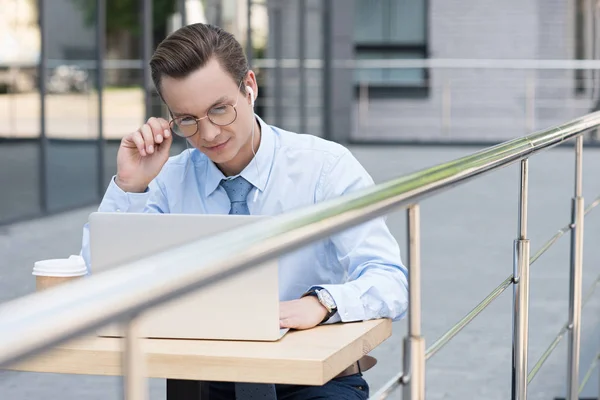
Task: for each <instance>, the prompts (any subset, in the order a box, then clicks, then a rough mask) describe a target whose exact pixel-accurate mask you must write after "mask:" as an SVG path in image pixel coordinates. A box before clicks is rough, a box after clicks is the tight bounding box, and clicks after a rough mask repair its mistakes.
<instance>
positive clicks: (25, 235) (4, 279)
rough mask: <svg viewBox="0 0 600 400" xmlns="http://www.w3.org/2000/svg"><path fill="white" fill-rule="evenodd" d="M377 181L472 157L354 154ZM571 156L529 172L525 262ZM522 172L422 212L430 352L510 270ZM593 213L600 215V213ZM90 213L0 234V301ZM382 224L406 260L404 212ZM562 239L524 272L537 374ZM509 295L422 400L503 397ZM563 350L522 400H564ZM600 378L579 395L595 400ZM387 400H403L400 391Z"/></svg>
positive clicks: (92, 388)
mask: <svg viewBox="0 0 600 400" xmlns="http://www.w3.org/2000/svg"><path fill="white" fill-rule="evenodd" d="M352 150H353V152H354V154H355V155H356V156H357V158H358V159H359V160H360V161H361V162H362V163H363V164H364V166H365V167H366V168H367V170H368V171H369V172H370V173H371V174H372V175H373V177H374V179H375V180H376V181H377V182H381V181H384V180H386V179H389V178H392V177H395V176H399V175H403V174H406V173H409V172H412V171H415V170H418V169H421V168H424V167H427V166H431V165H434V164H437V163H440V162H443V161H448V160H451V159H455V158H457V157H460V156H462V155H466V154H470V153H472V152H474V151H476V149H474V148H429V147H424V148H413V147H406V148H401V147H363V148H352ZM573 166H574V164H573V152H572V151H571V150H570V149H563V148H561V149H554V150H550V151H548V152H545V153H543V154H540V155H537V156H534V157H532V159H531V162H530V173H531V175H530V202H529V218H530V224H529V235H530V239H531V243H532V254H533V253H535V251H537V249H539V248H540V246H541V245H542V244H543V243H544V242H545V241H546V240H547V239H549V238H550V237H551V236H552V235H553V234H554V233H555V232H556V231H557V230H558V229H559V228H561V227H563V226H564V225H565V224H566V223H567V222H568V219H569V215H570V210H569V207H570V199H571V196H572V190H573ZM598 171H600V151H599V149H586V151H585V152H584V172H585V178H584V195H585V197H586V203H587V202H590V201H591V200H592V199H593V198H595V197H596V196H597V195H600V180H598V179H597V178H596V177H597V176H598ZM518 177H519V170H518V165H513V166H510V167H507V168H504V169H502V170H499V171H496V172H493V173H490V174H487V175H485V176H484V177H480V178H479V179H477V180H475V181H472V182H469V183H466V184H463V185H461V186H458V187H456V188H454V189H451V190H450V191H447V192H444V193H442V194H439V195H437V196H435V197H431V198H428V199H426V200H424V201H423V202H422V210H421V213H422V246H423V247H422V266H423V271H422V276H423V278H422V279H423V287H422V296H423V331H424V335H425V338H426V341H427V344H428V345H431V343H433V342H434V341H435V340H436V339H437V338H438V337H439V336H440V335H442V334H443V333H444V332H445V331H446V330H448V329H449V328H450V327H451V326H452V325H453V324H454V323H455V322H456V321H458V320H459V319H460V318H461V317H462V316H464V315H465V314H466V313H467V312H469V311H470V310H471V309H472V308H473V307H474V306H475V305H476V304H477V303H478V302H479V301H480V300H481V299H483V297H485V296H486V295H487V294H488V293H489V292H490V291H491V290H492V289H493V288H495V287H496V286H497V285H498V284H500V283H501V282H502V281H503V280H504V279H505V278H506V277H508V276H509V274H510V273H511V271H512V264H511V263H512V241H513V240H514V238H515V236H516V233H517V213H516V211H517V193H518ZM599 208H600V207H599ZM93 210H94V208H93V207H91V208H85V209H79V210H74V211H71V212H68V213H64V214H60V215H54V216H51V217H47V218H42V219H38V220H33V221H26V222H22V223H18V224H14V225H9V226H4V227H0V260H1V261H0V301H6V300H10V299H12V298H15V297H18V296H22V295H26V294H28V293H31V292H32V291H33V290H34V282H33V279H32V276H31V267H32V265H33V262H34V261H35V260H38V259H42V258H53V257H66V256H68V255H70V254H74V253H77V252H78V251H79V244H80V239H81V227H82V225H83V224H84V222H85V220H86V218H87V215H88V214H89V213H90V212H92V211H93ZM388 225H389V226H390V229H391V230H392V232H393V234H394V235H395V237H396V238H397V239H398V241H399V242H400V244H401V248H402V251H403V252H404V254H406V246H405V242H406V233H405V217H404V211H399V212H395V213H393V214H391V215H390V216H389V219H388ZM585 235H586V236H585V242H586V247H585V252H584V263H585V268H584V288H587V287H588V286H589V284H590V283H591V282H592V281H593V279H595V278H596V277H597V276H598V274H600V247H599V246H597V245H596V243H597V242H598V238H599V236H600V209H598V210H595V211H593V212H592V213H591V214H589V216H588V218H587V219H586V225H585ZM568 250H569V237H568V235H565V236H564V237H563V238H562V239H561V240H560V241H559V242H558V243H557V244H556V245H555V246H553V247H552V248H551V249H550V250H549V251H548V252H547V253H546V254H545V255H544V256H543V257H542V258H540V260H538V261H537V262H536V264H534V266H533V267H532V272H531V291H530V296H531V307H530V324H531V325H530V340H531V343H530V349H529V350H530V351H529V360H530V361H529V363H530V366H533V364H534V363H535V361H537V359H538V358H539V356H540V355H541V354H542V353H543V351H544V350H545V349H546V347H547V346H548V345H549V344H550V342H551V341H552V340H553V339H554V337H555V335H556V333H558V331H559V329H560V328H561V326H562V325H563V323H564V322H565V321H566V316H567V311H568V261H569V253H568ZM511 294H512V289H510V288H509V289H508V290H507V291H506V292H504V293H503V294H502V295H501V296H500V297H499V298H498V299H497V300H496V301H495V302H494V303H492V305H491V306H490V307H489V308H488V309H486V310H485V311H484V312H483V313H482V314H481V315H480V316H479V317H478V318H477V319H476V320H475V321H473V323H471V324H470V325H469V326H468V327H467V328H465V330H464V331H463V332H461V333H460V334H459V335H458V336H457V337H456V338H455V339H453V340H452V341H451V342H450V343H449V344H448V346H447V347H445V348H444V349H442V350H441V351H440V352H439V353H438V354H437V355H436V356H435V357H433V358H432V359H431V360H430V361H428V363H427V378H426V382H427V398H428V399H434V400H435V399H480V398H481V399H490V400H496V399H498V400H500V399H508V398H510V383H511V380H510V371H511V361H510V360H511V329H512V327H511V325H512V322H511V304H512V296H511ZM405 331H406V325H405V321H401V322H397V323H395V326H394V335H393V337H392V338H390V339H389V340H387V341H386V342H385V343H384V344H383V345H381V346H380V347H379V348H377V349H375V350H374V351H373V352H372V354H373V355H375V356H376V357H378V359H379V364H378V365H377V366H376V367H375V368H374V369H373V370H371V371H369V372H367V374H366V376H367V379H368V381H369V383H370V384H371V388H372V390H373V391H374V390H376V389H377V388H378V387H379V386H380V385H382V384H383V383H384V382H385V381H387V380H388V379H389V378H390V377H392V376H393V375H394V374H396V373H397V372H398V371H399V370H400V369H401V365H402V351H401V348H402V347H401V345H402V338H403V336H404V335H405ZM582 346H583V348H582V360H581V365H582V367H581V369H582V376H583V373H584V372H585V370H586V368H587V366H588V365H589V363H590V362H591V359H592V356H593V354H596V352H597V351H598V350H599V349H600V290H598V291H597V292H596V295H595V296H594V297H593V298H592V300H591V301H590V302H589V304H588V305H587V306H586V309H585V310H584V314H583V330H582ZM566 348H567V347H566V341H565V340H563V342H561V344H560V345H559V346H558V348H557V350H556V351H555V352H554V354H553V355H552V356H551V357H550V359H549V360H548V362H547V363H546V365H545V366H544V367H543V369H542V370H541V372H540V373H539V374H538V376H537V377H536V379H535V380H534V381H533V383H532V384H531V386H530V389H529V399H533V400H551V399H554V397H560V396H564V391H565V376H566V362H565V360H566ZM597 377H598V371H596V373H595V374H594V377H593V379H592V380H591V381H590V383H589V384H588V387H587V388H586V390H585V391H584V393H583V395H584V396H587V397H595V396H597V392H598V378H597ZM119 390H120V379H117V378H107V377H89V376H78V375H54V374H33V373H17V372H0V398H1V399H3V400H4V399H7V400H33V399H59V398H60V399H64V400H71V399H81V398H85V399H108V398H117V397H118V396H119V394H120V392H119ZM150 393H151V399H153V400H158V399H164V398H165V396H164V381H163V380H158V379H152V380H150ZM392 398H401V396H400V394H399V392H396V394H395V395H394V396H392Z"/></svg>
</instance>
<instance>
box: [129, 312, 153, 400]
mask: <svg viewBox="0 0 600 400" xmlns="http://www.w3.org/2000/svg"><path fill="white" fill-rule="evenodd" d="M139 327H140V322H139V316H133V317H132V318H131V319H129V320H128V321H127V322H126V323H125V338H124V339H125V348H124V349H123V350H124V351H123V379H124V382H123V395H124V397H123V398H124V399H125V400H146V399H147V398H148V391H147V389H148V388H147V382H146V374H145V373H144V372H145V360H144V352H143V349H142V346H141V344H142V343H141V340H140V331H139Z"/></svg>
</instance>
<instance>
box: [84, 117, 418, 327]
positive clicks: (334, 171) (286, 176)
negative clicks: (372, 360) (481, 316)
mask: <svg viewBox="0 0 600 400" xmlns="http://www.w3.org/2000/svg"><path fill="white" fill-rule="evenodd" d="M257 120H258V121H259V123H260V126H261V133H262V136H261V143H260V147H259V149H258V151H257V152H256V157H255V158H254V159H253V160H252V161H251V162H250V164H249V165H248V166H247V167H246V168H245V169H244V170H243V171H242V172H241V174H240V175H241V176H243V177H244V178H245V179H246V180H248V181H249V182H250V183H252V184H253V185H254V188H253V189H252V191H251V192H250V194H249V195H248V208H249V210H250V214H253V215H277V214H281V213H285V212H288V211H292V210H294V209H297V208H300V207H305V206H309V205H311V204H315V203H318V202H321V201H324V200H327V199H331V198H334V197H338V196H340V195H343V194H345V193H349V192H351V191H354V190H357V189H361V188H364V187H366V186H369V185H372V184H373V180H372V179H371V177H370V176H369V174H368V173H367V172H366V171H365V169H364V168H363V167H362V166H361V165H360V163H359V162H358V161H357V160H356V159H355V158H354V156H353V155H352V153H351V152H350V151H349V150H348V149H346V148H345V147H343V146H341V145H339V144H337V143H334V142H330V141H326V140H324V139H321V138H319V137H316V136H311V135H303V134H297V133H293V132H288V131H285V130H282V129H279V128H277V127H274V126H270V125H268V124H266V123H265V122H264V121H263V120H262V119H260V118H258V117H257ZM222 179H226V177H225V176H224V175H223V173H222V172H221V171H220V170H219V169H218V168H217V167H216V166H215V164H214V163H213V162H212V161H210V160H209V159H208V157H206V156H205V155H204V154H203V153H201V152H199V151H198V150H196V149H193V150H185V151H183V152H182V153H181V154H179V155H177V156H175V157H171V158H169V160H168V161H167V163H166V164H165V165H164V167H163V169H162V170H161V172H160V174H159V175H158V176H157V177H156V178H155V179H154V180H153V181H152V183H151V184H150V186H149V188H148V189H147V190H146V192H145V193H126V192H124V191H123V190H121V189H120V188H119V187H118V186H117V185H116V184H115V182H114V178H113V179H112V180H111V183H110V185H109V187H108V190H107V191H106V193H105V195H104V198H103V199H102V202H101V204H100V207H99V210H98V211H100V212H119V211H120V212H148V213H179V214H228V213H229V209H230V201H229V198H228V197H227V194H226V193H225V190H224V189H223V188H222V187H221V186H220V185H219V182H220V181H221V180H222ZM82 255H83V257H84V259H85V261H86V264H87V266H88V269H90V268H91V264H90V251H89V231H88V226H87V225H86V226H85V227H84V234H83V243H82ZM279 285H280V299H281V300H282V301H283V300H292V299H297V298H299V297H300V296H301V295H302V294H303V293H305V292H306V291H307V290H308V289H310V288H311V287H314V286H321V287H323V288H325V289H326V290H327V291H329V293H330V294H331V295H332V297H333V299H334V300H335V302H336V304H337V307H338V313H337V314H336V315H334V316H333V317H332V318H331V319H330V320H329V321H328V322H329V323H331V322H338V321H340V320H341V321H343V322H349V321H361V320H367V319H374V318H392V319H394V320H397V319H400V318H402V317H403V316H404V314H405V312H406V308H407V305H408V284H407V269H406V268H405V267H404V266H403V264H402V261H401V258H400V250H399V247H398V243H397V242H396V240H395V239H394V238H393V236H392V235H391V233H390V232H389V230H388V228H387V226H386V224H385V220H384V218H377V219H374V220H372V221H369V222H366V223H362V224H361V225H358V226H356V227H353V228H350V229H347V230H345V231H343V232H340V233H338V234H335V235H332V236H330V237H329V238H327V239H324V240H320V241H318V242H315V243H313V244H312V245H309V246H306V247H304V248H302V249H300V250H297V251H295V252H294V253H292V254H290V255H288V256H286V257H284V258H282V259H281V260H280V272H279Z"/></svg>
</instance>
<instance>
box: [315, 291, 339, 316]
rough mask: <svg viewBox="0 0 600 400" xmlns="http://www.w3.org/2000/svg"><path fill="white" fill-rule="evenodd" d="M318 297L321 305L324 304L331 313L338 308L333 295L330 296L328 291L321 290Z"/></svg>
mask: <svg viewBox="0 0 600 400" xmlns="http://www.w3.org/2000/svg"><path fill="white" fill-rule="evenodd" d="M317 296H318V298H319V301H320V302H321V304H323V305H324V306H325V307H326V308H327V309H328V310H329V311H331V310H333V309H335V308H336V304H335V301H334V300H333V297H331V294H329V292H328V291H326V290H319V291H318V292H317Z"/></svg>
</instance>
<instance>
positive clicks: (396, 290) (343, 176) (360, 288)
mask: <svg viewBox="0 0 600 400" xmlns="http://www.w3.org/2000/svg"><path fill="white" fill-rule="evenodd" d="M371 185H373V180H372V178H371V176H370V175H369V174H368V173H367V171H366V170H365V169H364V168H363V167H362V165H361V164H360V163H359V162H358V160H356V158H354V156H353V155H352V154H351V153H350V152H349V151H347V152H346V153H344V154H343V155H342V156H341V157H340V158H339V159H338V160H337V162H335V164H334V165H333V167H332V168H331V169H330V170H329V171H328V172H327V175H326V176H325V177H324V180H323V182H322V187H321V190H320V192H321V193H320V195H319V190H318V191H317V195H318V198H319V199H320V200H327V199H331V198H334V197H339V196H341V195H344V194H347V193H350V192H353V191H355V190H360V189H362V188H365V187H367V186H371ZM330 241H331V243H332V245H333V248H334V250H335V254H336V256H337V259H338V261H339V263H340V264H341V265H342V266H343V267H344V268H345V270H346V271H347V272H348V275H347V276H348V278H347V280H346V282H345V283H342V284H323V285H319V286H320V287H322V288H324V289H325V290H327V291H328V292H329V293H330V294H331V296H332V297H333V299H334V300H335V303H336V305H337V309H338V312H337V313H336V315H334V316H333V317H332V318H331V319H330V320H328V321H327V323H334V322H338V321H342V322H350V321H363V320H369V319H377V318H391V319H393V320H399V319H401V318H403V317H404V316H405V314H406V309H407V306H408V279H407V278H408V270H407V269H406V267H405V266H404V265H403V264H402V261H401V257H400V249H399V246H398V243H397V242H396V240H395V239H394V237H393V236H392V234H391V232H390V231H389V229H388V227H387V225H386V222H385V217H378V218H376V219H372V220H370V221H367V222H365V223H362V224H360V225H357V226H354V227H352V228H350V229H346V230H344V231H342V232H339V233H337V234H335V235H332V236H331V237H330Z"/></svg>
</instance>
